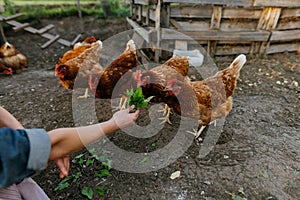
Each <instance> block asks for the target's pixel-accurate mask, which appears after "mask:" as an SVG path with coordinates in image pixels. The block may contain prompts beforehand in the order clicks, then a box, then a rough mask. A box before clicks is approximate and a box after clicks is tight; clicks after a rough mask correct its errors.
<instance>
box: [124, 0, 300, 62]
mask: <svg viewBox="0 0 300 200" xmlns="http://www.w3.org/2000/svg"><path fill="white" fill-rule="evenodd" d="M129 2H130V5H131V16H130V17H129V18H128V19H127V20H128V22H129V24H130V25H131V26H132V27H133V28H135V29H137V30H138V34H139V35H140V36H141V37H142V38H143V39H144V40H145V41H146V42H150V41H153V40H154V41H156V42H154V43H153V46H154V47H156V48H157V47H159V46H163V45H164V43H165V42H166V41H170V40H174V41H175V42H174V46H175V48H176V49H183V50H185V49H187V48H188V47H189V45H190V44H189V40H188V39H187V37H183V36H182V34H174V32H172V31H171V32H170V31H168V29H174V30H176V31H178V32H181V33H183V34H185V35H187V36H189V37H191V38H193V39H194V40H196V41H197V42H198V43H199V44H201V45H202V46H203V47H204V48H206V50H207V51H208V52H209V54H210V55H212V56H213V55H233V54H240V53H244V54H258V55H266V54H272V53H280V52H295V51H298V52H299V51H300V42H299V41H300V0H271V1H270V0H129ZM151 27H153V28H151ZM161 28H166V29H161ZM158 31H159V33H157V32H158ZM158 56H159V55H158Z"/></svg>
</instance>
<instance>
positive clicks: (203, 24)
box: [171, 19, 257, 31]
mask: <svg viewBox="0 0 300 200" xmlns="http://www.w3.org/2000/svg"><path fill="white" fill-rule="evenodd" d="M171 24H172V25H173V26H174V27H175V28H177V29H184V30H189V31H204V30H209V26H210V23H209V21H208V20H201V21H188V22H187V21H176V20H174V19H171ZM256 26H257V22H256V21H234V22H233V21H230V20H223V19H222V23H221V24H220V28H219V29H220V30H222V31H256Z"/></svg>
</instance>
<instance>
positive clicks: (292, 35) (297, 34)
mask: <svg viewBox="0 0 300 200" xmlns="http://www.w3.org/2000/svg"><path fill="white" fill-rule="evenodd" d="M299 39H300V30H288V31H272V36H271V38H270V41H291V40H299Z"/></svg>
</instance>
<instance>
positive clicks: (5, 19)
mask: <svg viewBox="0 0 300 200" xmlns="http://www.w3.org/2000/svg"><path fill="white" fill-rule="evenodd" d="M23 15H24V14H23V13H17V14H15V15H11V16H8V17H3V18H2V19H3V21H5V22H7V21H10V20H13V19H16V18H18V17H21V16H23Z"/></svg>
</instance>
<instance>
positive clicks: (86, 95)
mask: <svg viewBox="0 0 300 200" xmlns="http://www.w3.org/2000/svg"><path fill="white" fill-rule="evenodd" d="M89 96H90V95H89V88H86V89H85V93H84V95H82V96H79V97H77V98H78V99H87V98H88V97H89Z"/></svg>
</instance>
